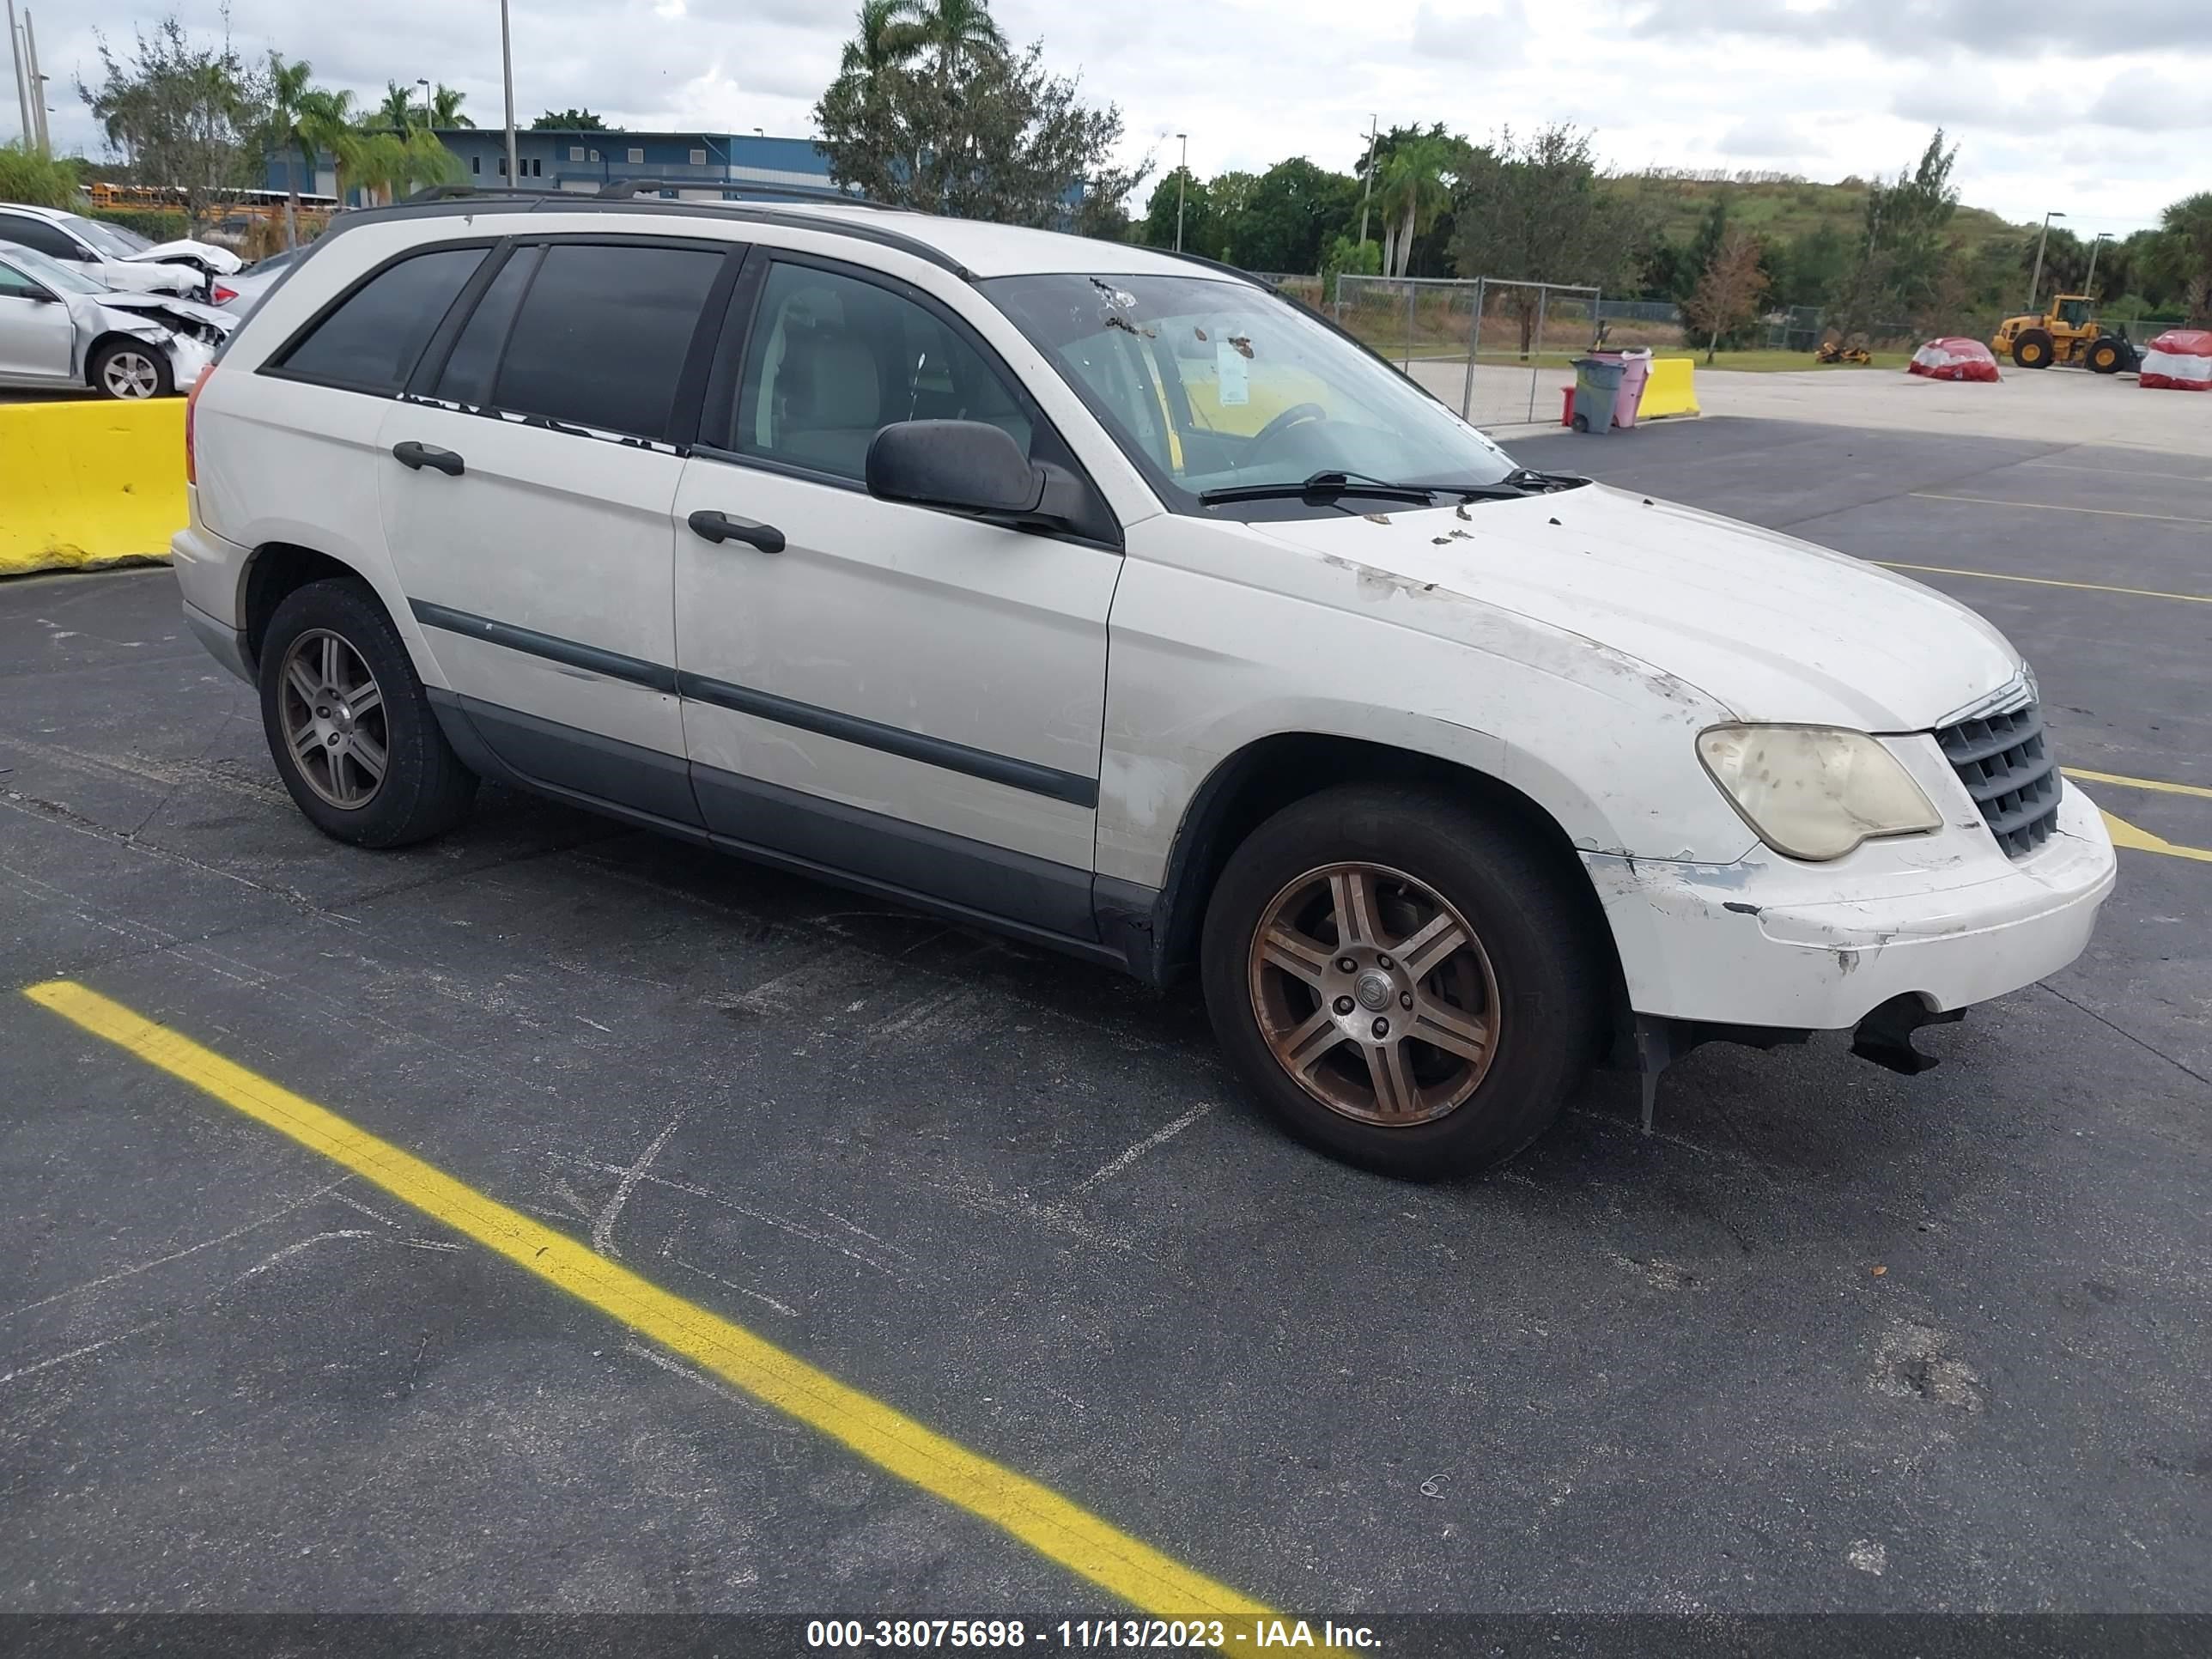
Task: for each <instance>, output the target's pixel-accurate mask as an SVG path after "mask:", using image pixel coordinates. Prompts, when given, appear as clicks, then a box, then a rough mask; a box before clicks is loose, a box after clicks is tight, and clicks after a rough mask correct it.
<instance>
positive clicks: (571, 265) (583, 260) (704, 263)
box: [456, 243, 724, 439]
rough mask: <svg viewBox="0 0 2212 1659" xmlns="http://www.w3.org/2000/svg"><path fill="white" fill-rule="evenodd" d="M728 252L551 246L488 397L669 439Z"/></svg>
mask: <svg viewBox="0 0 2212 1659" xmlns="http://www.w3.org/2000/svg"><path fill="white" fill-rule="evenodd" d="M723 258H724V256H723V255H722V254H721V253H720V252H712V251H709V250H708V249H705V248H688V247H656V246H651V245H649V244H645V243H630V244H620V243H608V244H604V245H602V244H580V243H559V244H556V245H555V246H551V247H549V248H547V249H546V250H545V253H544V262H543V263H542V264H540V265H539V266H538V274H537V276H536V277H535V278H534V279H532V282H531V283H530V287H529V291H528V293H526V295H523V298H522V304H521V308H520V310H519V311H518V312H517V313H516V315H515V319H514V325H513V330H512V331H510V332H509V333H508V335H507V349H506V351H505V352H504V353H503V354H502V355H501V359H500V365H499V374H498V377H497V380H496V381H495V384H494V386H493V391H492V396H491V399H490V401H491V402H492V403H493V404H495V406H496V407H498V408H500V409H501V410H507V411H510V412H513V413H517V414H523V415H540V416H544V417H545V418H546V419H548V420H553V421H564V422H572V423H574V424H575V425H577V426H585V427H592V428H597V429H599V430H600V431H605V432H620V433H627V434H629V435H635V436H637V437H641V438H655V439H659V438H665V437H666V436H667V435H668V422H669V416H670V414H671V408H672V406H673V404H674V403H675V401H676V384H677V381H678V380H679V379H680V378H681V377H682V375H683V372H684V362H685V361H686V359H687V357H688V355H689V353H690V347H691V337H692V335H693V333H694V332H695V331H696V330H697V328H698V325H699V317H700V313H701V312H702V310H704V309H705V307H706V303H707V295H708V290H709V289H712V288H713V287H714V278H715V277H716V276H718V275H719V274H720V271H721V269H722V261H723ZM501 274H502V275H504V274H505V273H504V272H502V273H501ZM494 286H495V287H496V286H497V283H495V284H494ZM473 322H474V319H471V324H473ZM456 356H459V346H458V345H457V346H456Z"/></svg>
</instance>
